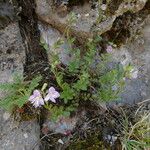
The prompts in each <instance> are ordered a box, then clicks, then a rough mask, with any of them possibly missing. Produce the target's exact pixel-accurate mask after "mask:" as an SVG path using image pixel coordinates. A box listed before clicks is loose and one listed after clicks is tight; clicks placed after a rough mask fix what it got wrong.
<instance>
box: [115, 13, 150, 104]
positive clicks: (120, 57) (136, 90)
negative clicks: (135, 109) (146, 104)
mask: <svg viewBox="0 0 150 150" xmlns="http://www.w3.org/2000/svg"><path fill="white" fill-rule="evenodd" d="M141 32H142V35H141V36H140V37H139V38H137V39H135V40H134V41H132V43H131V42H128V43H126V44H125V45H124V46H122V47H121V48H119V49H118V50H116V51H115V52H114V54H113V56H114V59H116V60H117V61H119V62H121V63H122V64H123V65H127V64H129V63H131V64H132V66H133V67H134V68H135V69H134V71H133V77H136V78H132V79H128V80H126V87H125V90H124V92H123V93H122V102H123V103H129V104H133V103H137V102H139V101H142V100H145V99H149V98H150V66H149V64H150V44H149V43H150V36H149V35H150V16H148V17H147V19H146V24H145V25H144V27H143V29H142V30H141ZM143 41H144V42H143Z"/></svg>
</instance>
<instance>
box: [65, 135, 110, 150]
mask: <svg viewBox="0 0 150 150" xmlns="http://www.w3.org/2000/svg"><path fill="white" fill-rule="evenodd" d="M100 149H102V150H103V149H107V150H110V148H109V147H106V146H105V144H104V142H103V141H102V140H101V136H100V135H98V134H95V135H92V136H90V137H88V138H87V139H85V140H77V141H75V142H73V143H71V144H70V146H69V147H68V148H67V150H100Z"/></svg>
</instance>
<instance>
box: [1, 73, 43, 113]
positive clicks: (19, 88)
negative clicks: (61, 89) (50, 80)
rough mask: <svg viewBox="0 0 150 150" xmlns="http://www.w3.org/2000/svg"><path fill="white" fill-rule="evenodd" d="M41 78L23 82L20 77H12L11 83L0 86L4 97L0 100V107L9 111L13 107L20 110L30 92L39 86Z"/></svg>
mask: <svg viewBox="0 0 150 150" xmlns="http://www.w3.org/2000/svg"><path fill="white" fill-rule="evenodd" d="M40 80H41V76H37V77H36V78H33V79H32V80H31V81H24V78H23V77H21V76H20V75H14V79H13V82H11V83H4V84H0V90H1V91H5V94H6V93H7V94H6V95H5V96H4V97H3V98H2V99H1V100H0V107H2V108H4V109H6V110H9V111H11V110H12V109H13V107H14V106H18V107H19V108H21V107H22V106H23V105H24V104H25V103H26V102H27V101H28V99H29V96H30V94H31V92H32V91H33V90H34V89H35V88H36V87H37V86H38V85H39V82H40Z"/></svg>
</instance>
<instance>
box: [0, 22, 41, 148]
mask: <svg viewBox="0 0 150 150" xmlns="http://www.w3.org/2000/svg"><path fill="white" fill-rule="evenodd" d="M24 63H25V48H24V45H23V42H22V38H21V34H20V29H19V25H18V23H11V24H9V25H8V26H7V27H5V28H4V29H3V30H0V83H6V82H11V81H12V80H13V74H14V73H18V74H20V75H21V76H22V75H23V71H24V69H23V66H24ZM5 94H7V93H6V92H5V93H2V92H0V99H1V100H2V97H3V96H4V95H5ZM39 136H40V128H39V125H38V123H37V122H36V121H31V122H30V121H28V122H22V123H20V124H19V123H17V122H15V121H14V120H13V117H12V116H11V115H10V114H9V113H8V112H5V111H4V110H2V109H1V108H0V149H1V150H31V149H32V146H33V145H34V144H35V143H36V142H37V141H38V140H39ZM38 149H39V143H38V144H37V146H36V148H35V150H38Z"/></svg>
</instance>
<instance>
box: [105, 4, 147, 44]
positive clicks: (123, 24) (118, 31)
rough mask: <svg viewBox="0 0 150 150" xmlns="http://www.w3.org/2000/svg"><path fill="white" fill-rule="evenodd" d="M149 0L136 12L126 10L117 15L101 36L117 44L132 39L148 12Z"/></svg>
mask: <svg viewBox="0 0 150 150" xmlns="http://www.w3.org/2000/svg"><path fill="white" fill-rule="evenodd" d="M149 8H150V1H147V3H146V4H145V6H144V8H143V9H142V10H140V11H139V12H137V13H133V12H131V11H128V12H126V13H124V14H123V15H121V16H119V17H117V18H116V19H115V21H114V23H113V26H112V28H111V29H110V30H109V31H107V32H105V33H103V34H102V37H103V38H104V39H105V40H107V41H111V42H113V43H114V44H117V45H118V46H120V45H122V44H125V43H126V42H127V40H132V39H134V37H135V35H137V34H138V33H139V31H140V27H141V26H142V25H143V23H144V20H145V19H146V18H147V16H148V15H149V14H150V9H149Z"/></svg>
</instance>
